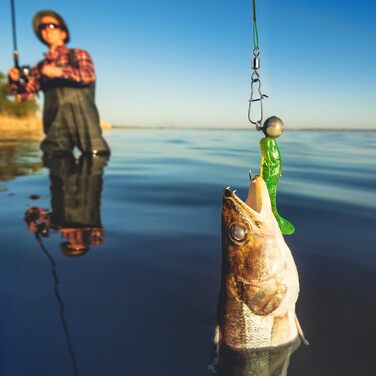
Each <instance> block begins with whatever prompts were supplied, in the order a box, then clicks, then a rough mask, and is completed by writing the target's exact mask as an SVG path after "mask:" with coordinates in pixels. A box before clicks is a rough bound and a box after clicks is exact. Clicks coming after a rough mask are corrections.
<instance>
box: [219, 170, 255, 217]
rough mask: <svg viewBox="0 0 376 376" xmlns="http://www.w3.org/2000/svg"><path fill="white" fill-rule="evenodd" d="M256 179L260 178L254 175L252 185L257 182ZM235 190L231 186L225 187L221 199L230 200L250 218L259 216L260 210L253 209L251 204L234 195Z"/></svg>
mask: <svg viewBox="0 0 376 376" xmlns="http://www.w3.org/2000/svg"><path fill="white" fill-rule="evenodd" d="M258 179H262V178H260V177H259V176H255V177H254V178H253V179H252V183H251V184H252V185H254V184H257V181H258ZM235 192H236V190H232V188H231V187H230V186H229V187H226V188H225V189H224V190H223V199H224V200H226V201H227V200H228V201H232V202H233V203H234V204H235V205H238V206H239V207H240V208H241V209H242V210H244V211H245V212H246V213H247V214H248V215H249V216H250V217H251V218H259V217H260V212H258V211H257V210H255V209H253V208H252V207H251V206H249V205H248V204H247V203H246V202H245V201H243V200H242V199H241V198H240V197H238V196H237V195H236V193H235Z"/></svg>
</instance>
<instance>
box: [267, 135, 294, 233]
mask: <svg viewBox="0 0 376 376" xmlns="http://www.w3.org/2000/svg"><path fill="white" fill-rule="evenodd" d="M260 148H261V166H260V176H262V178H263V179H264V181H265V183H266V186H267V188H268V192H269V196H270V201H271V204H272V211H273V214H274V216H275V218H276V220H277V222H278V225H279V228H280V229H281V232H282V234H284V235H291V234H293V233H294V232H295V227H294V225H293V224H292V223H291V222H289V221H288V220H287V219H284V218H282V217H281V216H280V215H279V213H278V210H277V185H278V181H279V177H280V176H281V174H282V156H281V152H280V150H279V147H278V143H277V141H276V140H275V138H272V137H264V138H262V139H261V140H260Z"/></svg>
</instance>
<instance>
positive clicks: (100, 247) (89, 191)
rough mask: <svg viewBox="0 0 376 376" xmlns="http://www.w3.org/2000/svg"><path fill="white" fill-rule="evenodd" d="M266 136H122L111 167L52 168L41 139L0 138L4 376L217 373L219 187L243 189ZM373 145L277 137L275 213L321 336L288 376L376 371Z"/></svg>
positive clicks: (366, 136)
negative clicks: (28, 217) (285, 227)
mask: <svg viewBox="0 0 376 376" xmlns="http://www.w3.org/2000/svg"><path fill="white" fill-rule="evenodd" d="M259 137H260V134H257V133H255V132H250V131H248V132H247V131H234V132H226V131H176V130H174V131H171V130H155V131H151V130H145V131H112V132H111V133H107V139H108V140H109V142H110V144H111V147H112V151H113V156H112V158H111V160H110V161H109V162H108V165H107V166H105V163H103V162H98V161H97V162H95V163H91V164H90V163H87V162H85V161H81V162H80V163H81V164H77V163H76V164H73V163H72V161H65V162H64V161H58V162H53V163H52V162H51V161H50V162H49V163H47V165H48V166H49V169H47V168H46V167H42V162H41V156H40V153H39V150H38V145H37V144H36V143H35V142H31V141H30V142H11V141H9V140H8V141H2V142H1V143H0V147H1V149H0V157H1V161H0V208H1V209H0V211H1V218H2V220H1V228H0V249H1V255H2V262H1V264H0V265H1V266H0V374H1V375H2V376H18V375H20V376H24V375H28V376H34V375H35V376H43V375H48V376H49V375H54V376H60V375H64V376H67V375H82V376H83V375H87V376H96V375H111V376H112V375H114V376H118V375H174V376H175V375H179V376H185V375H187V376H188V375H189V376H192V375H194V376H200V375H203V376H205V375H207V374H208V371H207V365H208V362H209V360H210V353H211V349H212V337H213V329H214V326H215V320H216V305H217V296H218V291H219V283H220V255H221V240H220V205H221V193H222V189H223V188H224V187H226V186H228V185H231V186H232V187H233V188H237V189H238V193H239V195H240V196H241V197H244V195H245V193H246V190H247V188H248V187H247V186H248V169H249V168H250V167H251V168H252V171H253V173H257V172H258V167H257V165H258V162H259V151H258V140H259ZM375 147H376V133H371V132H370V133H351V132H344V133H343V132H338V133H334V132H286V133H285V134H284V135H283V137H282V138H281V139H280V148H281V150H282V153H283V154H284V169H283V176H282V178H281V182H280V187H279V211H280V213H281V214H282V215H284V216H286V217H287V218H289V219H290V220H291V221H292V222H293V223H294V224H295V225H296V228H297V232H296V234H294V235H293V236H291V237H289V238H288V239H287V242H288V244H289V246H290V248H291V250H292V252H293V254H294V257H295V261H296V264H297V266H298V270H299V273H300V281H301V294H300V297H299V300H298V305H297V311H298V315H299V317H300V322H301V324H302V326H303V329H304V331H305V334H306V336H307V338H308V339H309V341H310V343H311V345H310V346H308V347H306V346H301V347H300V348H299V349H298V350H297V351H296V352H295V353H294V354H293V355H292V356H291V359H290V366H289V370H288V375H289V376H293V375H307V376H309V375H315V376H316V375H331V376H333V375H341V376H343V375H351V376H353V375H371V374H374V373H375V367H374V346H375V345H374V338H375V334H376V324H375V322H376V320H375V317H376V295H375V286H376V246H375V242H376V236H375V234H376V230H375V228H376V212H375V209H376V193H375V188H376V163H375V158H376V151H375V150H376V149H375ZM102 172H104V175H103V178H102ZM50 187H51V188H50ZM31 195H35V196H33V198H34V199H31V198H30V196H31ZM100 198H101V200H100ZM30 207H39V208H43V209H46V213H49V217H48V219H47V220H45V221H44V222H43V221H41V220H40V221H39V222H38V224H39V226H40V227H39V230H41V232H40V234H41V235H42V234H44V237H41V236H40V237H39V242H38V238H37V237H35V234H34V233H33V232H31V231H29V230H28V228H27V227H28V225H27V223H26V222H25V221H24V214H25V212H26V211H27V210H28V209H29V208H30ZM71 223H75V224H76V227H80V228H81V230H82V232H81V234H84V235H83V237H84V238H85V239H86V240H85V242H86V243H85V244H86V245H88V244H89V243H90V244H91V245H90V246H89V249H86V252H82V253H83V255H81V256H76V257H73V256H72V253H71V252H70V251H69V249H67V247H66V243H67V236H69V234H67V232H65V233H62V231H59V229H60V230H61V228H69V227H72V226H70V224H71ZM43 226H44V227H43ZM29 227H31V228H32V224H30V223H29ZM42 227H43V228H44V230H43V231H42ZM47 229H49V232H48V233H47ZM72 236H77V234H76V235H74V234H73V235H72ZM75 241H76V242H79V239H78V240H77V239H75ZM81 241H82V240H81ZM229 372H230V371H229ZM234 374H235V373H234ZM236 375H250V374H249V373H241V372H240V373H236ZM263 375H264V374H263ZM265 375H266V374H265ZM228 376H232V375H231V373H229V374H228Z"/></svg>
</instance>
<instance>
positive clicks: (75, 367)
mask: <svg viewBox="0 0 376 376" xmlns="http://www.w3.org/2000/svg"><path fill="white" fill-rule="evenodd" d="M35 239H36V240H37V242H38V244H39V245H40V247H41V249H42V251H43V252H44V254H45V255H46V256H47V258H48V259H49V260H50V262H51V267H52V276H53V279H54V282H55V286H54V291H55V296H56V299H57V302H58V303H59V306H60V317H61V321H62V323H63V328H64V333H65V338H66V340H67V345H68V352H69V356H70V358H71V360H72V365H73V370H74V375H75V376H79V372H78V364H77V359H76V356H75V354H74V350H73V346H72V340H71V337H70V334H69V328H68V322H67V319H66V318H65V313H64V311H65V307H64V301H63V299H62V297H61V295H60V292H59V279H58V277H57V271H56V263H55V260H54V259H53V258H52V256H51V255H50V254H49V252H48V251H47V249H46V247H45V246H44V244H43V241H42V238H41V237H40V235H39V233H38V231H37V232H35Z"/></svg>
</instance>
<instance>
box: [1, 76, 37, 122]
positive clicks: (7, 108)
mask: <svg viewBox="0 0 376 376" xmlns="http://www.w3.org/2000/svg"><path fill="white" fill-rule="evenodd" d="M7 84H8V78H7V76H6V75H5V74H4V73H2V72H0V115H3V116H11V117H16V118H23V117H30V116H35V115H36V113H37V111H38V109H39V106H38V103H37V101H36V100H35V99H32V100H27V101H23V102H18V101H16V100H15V98H14V97H13V96H11V95H9V92H8V87H7Z"/></svg>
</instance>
